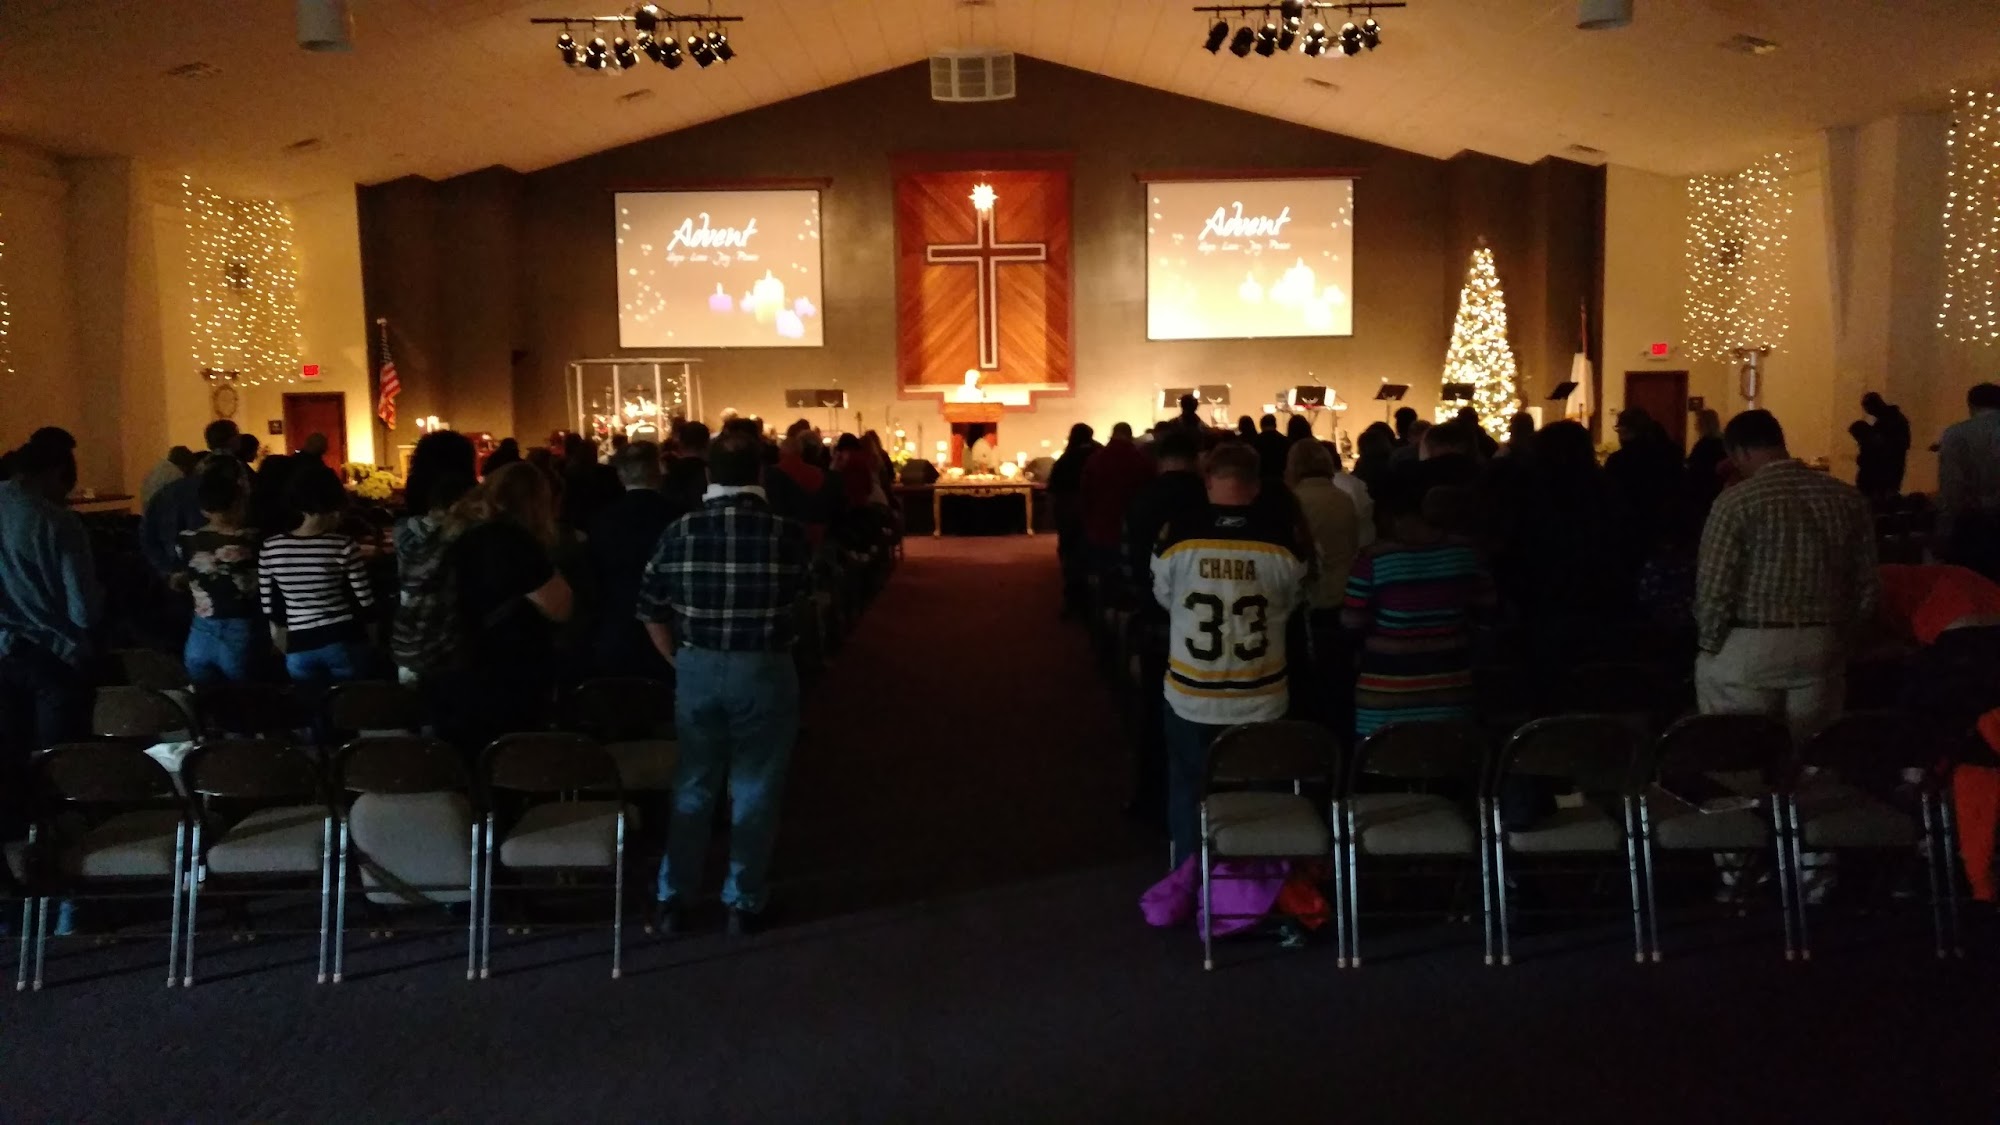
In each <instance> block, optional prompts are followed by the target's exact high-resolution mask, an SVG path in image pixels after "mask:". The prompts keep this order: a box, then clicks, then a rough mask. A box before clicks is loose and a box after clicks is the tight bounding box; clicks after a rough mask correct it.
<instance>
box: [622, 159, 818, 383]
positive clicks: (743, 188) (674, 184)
mask: <svg viewBox="0 0 2000 1125" xmlns="http://www.w3.org/2000/svg"><path fill="white" fill-rule="evenodd" d="M832 184H833V181H832V180H831V179H826V178H821V179H769V180H726V181H705V180H688V181H669V182H665V183H657V182H656V183H645V184H613V185H611V187H610V188H609V189H608V190H607V191H606V192H605V196H606V201H607V202H608V203H609V204H610V206H611V276H612V284H613V286H614V288H615V286H616V285H617V284H618V277H619V275H620V270H619V265H618V200H619V198H620V197H621V196H626V195H696V194H700V195H725V194H738V193H742V192H811V193H812V194H813V195H814V196H815V200H814V208H815V213H816V214H817V215H818V216H819V237H818V238H817V239H815V240H814V242H815V243H816V244H817V248H818V253H819V264H818V273H817V274H816V277H817V279H818V282H819V293H818V298H817V300H815V301H814V304H815V305H817V306H818V308H819V320H820V339H819V342H818V343H816V344H809V343H782V344H684V343H681V342H679V341H667V342H663V343H653V344H628V343H626V342H625V310H624V308H623V307H622V306H619V307H618V308H617V312H618V347H620V348H622V349H626V350H633V349H645V348H662V347H667V348H676V349H678V350H681V351H689V352H696V351H701V352H710V351H712V352H739V351H740V352H765V351H812V350H815V349H822V348H825V347H826V319H827V308H826V290H827V284H826V239H827V234H826V196H827V190H828V189H829V188H830V187H831V186H832ZM613 304H614V306H617V305H618V302H617V300H616V298H614V300H613Z"/></svg>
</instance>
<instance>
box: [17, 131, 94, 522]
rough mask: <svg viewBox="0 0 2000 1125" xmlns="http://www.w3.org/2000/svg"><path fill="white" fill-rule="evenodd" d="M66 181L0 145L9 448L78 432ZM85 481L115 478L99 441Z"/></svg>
mask: <svg viewBox="0 0 2000 1125" xmlns="http://www.w3.org/2000/svg"><path fill="white" fill-rule="evenodd" d="M68 194H69V183H68V181H66V180H65V179H64V178H63V174H62V168H61V167H60V166H59V165H58V164H57V163H56V162H55V161H54V160H53V159H51V158H49V157H47V156H45V155H43V154H42V153H39V152H35V151H33V150H31V149H25V148H20V147H16V146H12V145H5V144H0V240H4V241H5V242H6V248H5V250H4V251H0V254H4V257H0V282H4V283H5V285H6V288H7V303H8V308H9V312H10V314H11V317H10V319H11V325H10V327H9V330H8V334H7V341H6V343H7V356H8V365H9V366H11V367H12V368H13V373H12V374H11V375H9V374H7V373H6V372H5V371H0V445H4V446H5V447H7V448H11V447H13V446H15V445H18V444H20V443H21V442H22V441H24V440H26V438H27V436H28V435H29V434H31V433H33V432H34V431H35V430H36V428H38V427H40V426H62V427H64V428H65V429H68V430H70V431H71V432H72V433H81V432H82V431H83V429H84V419H85V416H86V413H87V402H88V399H89V396H88V395H86V394H83V393H79V392H80V390H81V384H80V381H79V380H78V378H77V371H76V359H75V347H76V339H75V336H74V334H73V333H72V332H71V330H70V324H71V309H70V278H69V246H68V241H67V236H66V232H67V231H68V229H69V228H68V222H67V219H66V216H65V209H66V206H67V202H66V201H67V197H68ZM81 460H82V464H81V472H82V476H83V478H84V481H85V483H86V484H91V485H93V486H94V487H104V486H105V485H106V484H108V483H109V482H110V481H112V480H114V479H116V478H115V476H114V474H113V469H114V459H113V458H112V457H111V456H109V451H108V450H107V448H106V447H105V446H104V445H103V444H102V443H93V445H92V446H91V448H89V449H86V450H84V451H83V456H82V459H81Z"/></svg>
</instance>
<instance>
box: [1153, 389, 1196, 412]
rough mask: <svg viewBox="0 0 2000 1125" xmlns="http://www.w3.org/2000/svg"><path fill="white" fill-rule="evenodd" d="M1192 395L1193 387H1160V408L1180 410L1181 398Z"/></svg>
mask: <svg viewBox="0 0 2000 1125" xmlns="http://www.w3.org/2000/svg"><path fill="white" fill-rule="evenodd" d="M1194 393H1195V391H1194V388H1193V387H1161V388H1160V408H1161V409H1163V410H1175V411H1178V410H1179V409H1180V408H1181V398H1182V397H1183V396H1185V395H1191V394H1194Z"/></svg>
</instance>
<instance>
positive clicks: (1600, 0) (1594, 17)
mask: <svg viewBox="0 0 2000 1125" xmlns="http://www.w3.org/2000/svg"><path fill="white" fill-rule="evenodd" d="M1631 22H1632V0H1577V4H1576V26H1577V30H1579V31H1611V30H1613V29H1615V28H1620V27H1625V26H1627V25H1629V24H1630V23H1631Z"/></svg>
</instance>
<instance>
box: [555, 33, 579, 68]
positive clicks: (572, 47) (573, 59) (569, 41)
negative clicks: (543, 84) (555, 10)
mask: <svg viewBox="0 0 2000 1125" xmlns="http://www.w3.org/2000/svg"><path fill="white" fill-rule="evenodd" d="M556 50H557V51H559V52H561V53H562V61H563V65H565V66H582V65H583V48H581V47H579V46H577V45H576V40H575V39H573V38H571V37H570V33H569V32H567V31H565V32H563V33H562V34H561V35H558V36H556Z"/></svg>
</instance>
